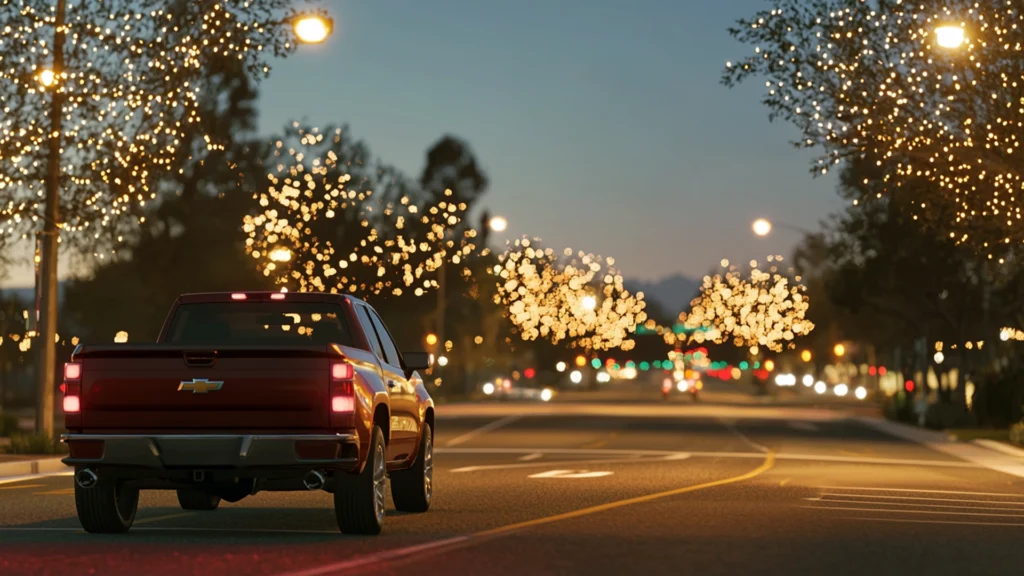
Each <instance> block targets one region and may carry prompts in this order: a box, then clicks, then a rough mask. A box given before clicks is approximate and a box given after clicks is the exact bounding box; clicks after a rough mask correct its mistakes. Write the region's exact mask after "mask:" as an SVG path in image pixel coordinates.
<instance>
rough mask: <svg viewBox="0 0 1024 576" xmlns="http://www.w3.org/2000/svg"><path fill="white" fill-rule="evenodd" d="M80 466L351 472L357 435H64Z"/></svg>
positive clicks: (70, 461)
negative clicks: (297, 469) (292, 469)
mask: <svg viewBox="0 0 1024 576" xmlns="http://www.w3.org/2000/svg"><path fill="white" fill-rule="evenodd" d="M61 442H64V443H66V444H67V445H68V447H69V450H70V453H71V454H70V456H68V457H67V458H64V459H63V460H62V462H64V463H65V464H67V465H68V466H80V467H97V468H98V467H119V468H120V467H130V468H141V469H151V470H155V471H159V470H184V469H228V470H231V469H234V470H239V471H241V470H245V469H267V468H271V469H273V468H302V469H309V468H323V469H332V470H345V471H348V470H355V469H357V468H358V466H359V456H358V455H359V436H358V434H355V433H349V434H294V435H291V434H289V435H281V434H63V435H61Z"/></svg>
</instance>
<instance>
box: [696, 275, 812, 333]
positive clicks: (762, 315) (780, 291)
mask: <svg viewBox="0 0 1024 576" xmlns="http://www.w3.org/2000/svg"><path fill="white" fill-rule="evenodd" d="M773 262H778V261H777V260H776V259H775V258H774V257H771V256H769V257H768V271H767V272H765V271H762V270H760V269H758V267H757V266H755V265H754V263H751V270H750V272H749V274H746V275H744V274H743V273H742V272H741V271H740V270H738V269H736V268H735V267H731V268H729V269H728V270H727V271H726V273H725V274H715V275H714V276H705V277H704V282H703V284H702V285H701V292H700V295H699V296H697V298H695V299H694V300H693V302H692V303H691V305H690V313H689V314H688V315H687V316H686V319H685V324H686V326H687V328H690V329H691V330H694V332H693V333H692V334H691V336H690V341H691V342H697V343H698V344H703V343H704V342H705V341H707V342H715V343H721V342H725V341H728V340H732V342H733V344H735V345H736V346H737V347H739V348H754V347H761V346H763V347H765V348H767V349H769V350H772V351H775V352H781V351H783V350H784V349H786V348H793V347H794V346H795V343H794V340H795V339H796V338H797V337H799V336H802V335H805V334H809V333H810V332H811V330H813V329H814V324H813V323H812V322H810V321H809V320H807V319H806V317H805V316H806V313H807V309H808V300H807V298H806V296H805V294H804V293H805V292H806V287H805V286H804V285H802V284H800V283H799V282H793V281H791V280H790V278H789V277H787V276H785V275H783V274H781V273H779V271H778V266H777V264H774V263H773ZM752 353H753V352H752Z"/></svg>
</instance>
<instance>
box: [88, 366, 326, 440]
mask: <svg viewBox="0 0 1024 576" xmlns="http://www.w3.org/2000/svg"><path fill="white" fill-rule="evenodd" d="M125 352H126V353H125V354H123V355H111V354H106V355H97V356H90V355H89V354H85V355H84V357H83V358H82V359H81V360H80V361H81V362H82V426H83V428H86V429H131V428H138V429H143V428H144V429H149V430H156V429H168V430H173V429H182V430H186V429H187V430H225V431H229V430H233V429H239V430H243V429H244V430H247V431H258V430H282V429H303V428H305V429H314V428H320V429H323V428H327V427H328V426H329V418H330V414H329V406H330V401H329V399H328V394H329V390H328V381H329V375H330V358H329V357H328V356H327V355H326V354H323V353H322V352H321V354H320V357H288V354H287V353H286V352H282V351H280V350H278V351H274V352H273V353H272V354H271V357H267V356H265V355H262V354H259V353H256V352H255V351H254V352H252V353H248V354H247V353H245V352H243V351H234V353H232V354H230V355H229V356H228V357H216V358H215V359H213V361H204V360H203V359H202V358H200V360H199V365H196V361H195V358H192V360H191V361H189V362H188V363H187V362H186V359H185V358H184V357H183V355H182V353H181V352H178V353H177V354H173V353H167V352H165V351H159V352H156V353H152V352H151V353H149V354H147V353H145V352H142V351H138V350H136V351H134V353H128V352H129V351H128V350H126V351H125ZM119 356H120V357H119ZM204 364H205V365H204Z"/></svg>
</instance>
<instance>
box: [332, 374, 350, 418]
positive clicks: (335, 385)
mask: <svg viewBox="0 0 1024 576" xmlns="http://www.w3.org/2000/svg"><path fill="white" fill-rule="evenodd" d="M355 410H356V398H355V394H354V389H353V387H352V382H351V381H348V382H331V412H333V413H335V414H352V413H353V412H355Z"/></svg>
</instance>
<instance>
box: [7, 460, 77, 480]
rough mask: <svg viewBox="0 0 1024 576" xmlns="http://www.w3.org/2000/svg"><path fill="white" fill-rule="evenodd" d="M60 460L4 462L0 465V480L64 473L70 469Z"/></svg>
mask: <svg viewBox="0 0 1024 576" xmlns="http://www.w3.org/2000/svg"><path fill="white" fill-rule="evenodd" d="M60 460H61V459H60V458H42V459H40V460H20V461H16V462H4V463H2V464H0V478H2V477H4V476H29V475H32V474H50V473H53V472H65V471H67V470H70V469H71V468H70V467H68V466H67V465H65V464H64V463H63V462H61V461H60Z"/></svg>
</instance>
